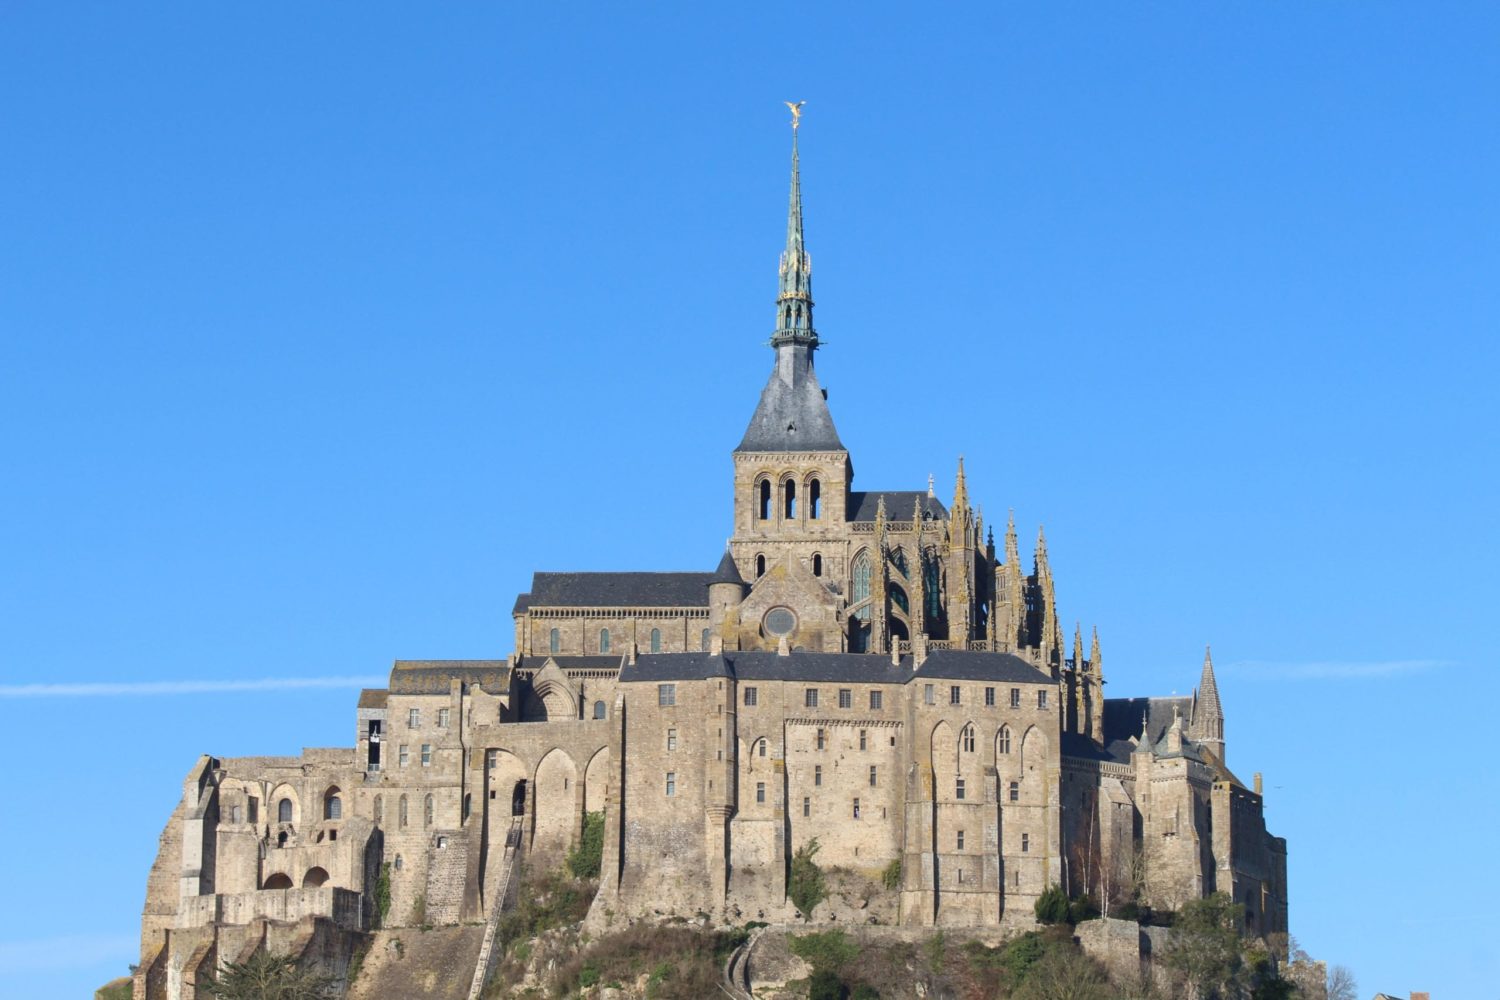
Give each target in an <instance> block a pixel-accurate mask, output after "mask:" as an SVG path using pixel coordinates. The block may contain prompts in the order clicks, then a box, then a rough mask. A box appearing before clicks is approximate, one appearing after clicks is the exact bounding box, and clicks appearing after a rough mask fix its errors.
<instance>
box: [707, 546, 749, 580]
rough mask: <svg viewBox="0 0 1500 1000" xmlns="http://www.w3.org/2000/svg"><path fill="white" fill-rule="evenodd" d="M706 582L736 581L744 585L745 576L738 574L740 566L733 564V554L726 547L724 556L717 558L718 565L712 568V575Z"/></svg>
mask: <svg viewBox="0 0 1500 1000" xmlns="http://www.w3.org/2000/svg"><path fill="white" fill-rule="evenodd" d="M708 582H709V583H738V584H740V585H741V586H743V585H744V583H745V578H744V577H743V576H740V568H739V567H738V566H736V565H735V562H734V556H732V555H731V554H730V553H729V550H728V549H725V550H724V558H722V559H720V560H719V567H718V569H716V570H714V575H713V576H711V577H709V580H708Z"/></svg>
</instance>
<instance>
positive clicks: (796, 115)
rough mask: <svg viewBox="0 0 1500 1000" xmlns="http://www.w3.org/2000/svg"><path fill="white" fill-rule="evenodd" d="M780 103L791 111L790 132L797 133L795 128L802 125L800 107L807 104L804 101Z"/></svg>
mask: <svg viewBox="0 0 1500 1000" xmlns="http://www.w3.org/2000/svg"><path fill="white" fill-rule="evenodd" d="M781 103H782V104H785V105H786V106H787V107H788V108H790V109H791V111H792V131H793V132H795V131H797V126H799V125H801V124H802V105H804V104H806V103H807V102H806V101H782V102H781Z"/></svg>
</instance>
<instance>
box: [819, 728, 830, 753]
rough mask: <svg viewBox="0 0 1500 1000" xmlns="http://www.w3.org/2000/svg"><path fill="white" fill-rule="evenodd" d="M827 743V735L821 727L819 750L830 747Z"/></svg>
mask: <svg viewBox="0 0 1500 1000" xmlns="http://www.w3.org/2000/svg"><path fill="white" fill-rule="evenodd" d="M827 743H828V741H827V737H826V736H825V735H824V733H823V730H821V729H819V730H818V749H819V750H826V749H827V748H828V746H827Z"/></svg>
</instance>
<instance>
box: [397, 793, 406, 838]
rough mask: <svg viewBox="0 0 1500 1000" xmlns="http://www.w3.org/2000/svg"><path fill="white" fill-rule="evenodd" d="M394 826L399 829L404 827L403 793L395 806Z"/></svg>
mask: <svg viewBox="0 0 1500 1000" xmlns="http://www.w3.org/2000/svg"><path fill="white" fill-rule="evenodd" d="M396 826H397V827H398V828H399V829H402V830H405V829H406V796H405V795H403V796H401V801H400V803H398V804H397V806H396Z"/></svg>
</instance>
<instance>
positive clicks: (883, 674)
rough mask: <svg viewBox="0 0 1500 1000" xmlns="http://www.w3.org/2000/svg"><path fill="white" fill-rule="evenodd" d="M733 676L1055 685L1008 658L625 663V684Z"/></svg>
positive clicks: (870, 656)
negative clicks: (916, 665)
mask: <svg viewBox="0 0 1500 1000" xmlns="http://www.w3.org/2000/svg"><path fill="white" fill-rule="evenodd" d="M706 677H733V678H736V679H738V680H741V681H755V680H765V681H815V682H827V683H838V682H845V683H861V684H906V683H909V682H911V681H921V680H938V679H941V680H973V681H996V682H1003V683H1014V684H1051V683H1053V682H1052V679H1051V678H1049V677H1048V676H1047V675H1046V674H1044V673H1042V672H1041V671H1040V670H1038V669H1036V668H1035V667H1033V666H1032V665H1031V664H1029V663H1027V662H1026V661H1025V660H1022V659H1020V658H1018V657H1015V656H1011V655H1010V654H1009V653H984V652H969V651H966V650H939V651H936V652H934V653H932V654H931V655H929V656H928V657H927V659H926V660H925V661H924V662H923V663H922V666H921V669H919V670H916V671H913V670H912V667H911V657H910V656H903V657H902V658H901V663H900V664H899V665H895V664H892V663H891V658H890V657H889V656H885V655H882V654H877V653H813V652H808V651H806V650H793V651H792V652H791V654H790V655H788V656H781V655H779V654H777V653H771V652H761V651H758V650H757V651H753V652H734V651H729V652H725V653H723V654H719V655H715V654H713V653H651V654H647V655H644V656H641V657H639V658H638V659H637V660H636V662H635V663H633V664H626V665H625V667H624V668H623V669H622V670H621V671H620V680H621V682H628V681H682V680H700V679H703V678H706Z"/></svg>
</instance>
